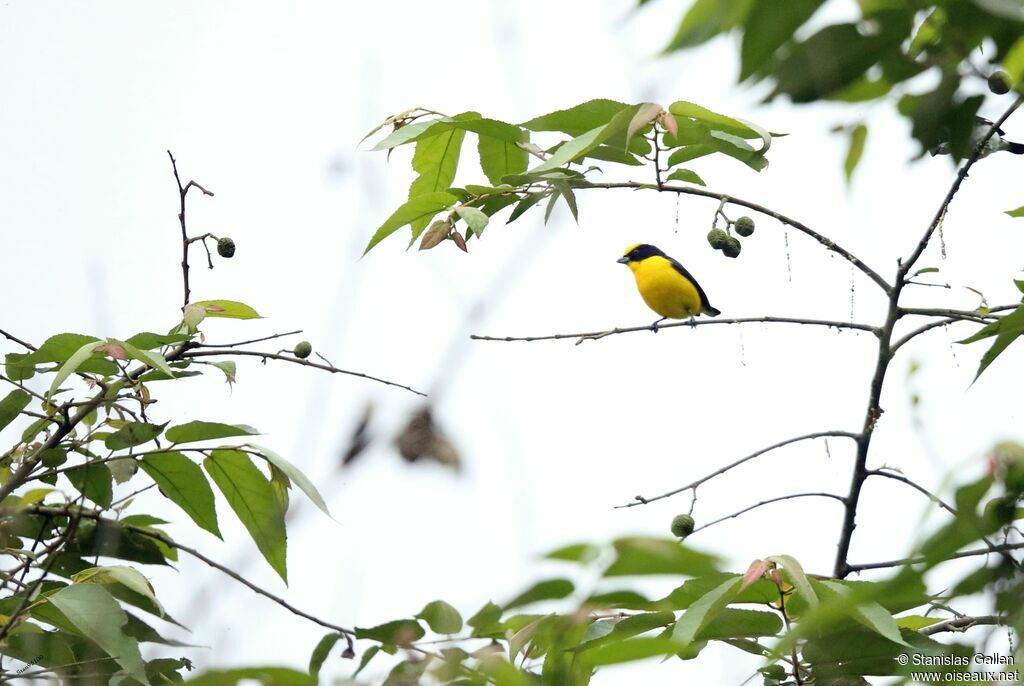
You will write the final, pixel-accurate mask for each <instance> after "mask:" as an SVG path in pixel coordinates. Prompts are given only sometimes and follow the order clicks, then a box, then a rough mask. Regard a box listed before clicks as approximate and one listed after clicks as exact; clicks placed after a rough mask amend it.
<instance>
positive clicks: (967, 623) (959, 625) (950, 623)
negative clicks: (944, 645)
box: [917, 615, 1006, 636]
mask: <svg viewBox="0 0 1024 686" xmlns="http://www.w3.org/2000/svg"><path fill="white" fill-rule="evenodd" d="M1002 624H1006V617H1004V616H1002V615H982V616H979V617H954V618H953V619H947V620H946V621H944V622H939V623H938V624H932V625H931V626H926V627H924V628H923V629H918V631H917V633H919V634H922V635H924V636H931V635H932V634H941V633H942V632H944V631H964V630H966V629H970V628H971V627H973V626H981V625H988V626H997V625H1002Z"/></svg>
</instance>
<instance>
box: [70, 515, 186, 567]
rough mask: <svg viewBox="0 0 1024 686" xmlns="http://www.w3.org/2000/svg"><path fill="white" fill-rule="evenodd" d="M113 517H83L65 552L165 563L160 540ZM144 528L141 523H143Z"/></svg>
mask: <svg viewBox="0 0 1024 686" xmlns="http://www.w3.org/2000/svg"><path fill="white" fill-rule="evenodd" d="M127 519H128V518H127V517H126V518H125V521H124V524H123V525H122V523H119V522H113V521H107V520H103V521H95V522H93V521H88V522H86V521H83V522H81V523H80V524H79V525H78V530H77V532H76V533H75V538H74V540H73V541H72V542H71V543H69V544H68V545H67V547H66V548H65V549H64V550H65V552H66V553H69V554H74V555H77V556H78V557H82V558H91V557H115V558H117V559H119V560H128V561H130V562H140V563H142V564H147V565H166V564H167V559H168V557H167V556H166V555H165V553H164V552H163V551H162V550H161V547H160V544H158V543H157V542H156V541H155V540H154V539H152V538H150V537H149V536H145V535H143V534H141V533H139V532H137V531H132V530H131V529H129V528H127V527H128V526H129V522H128V521H127ZM143 528H145V527H143Z"/></svg>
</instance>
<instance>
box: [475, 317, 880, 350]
mask: <svg viewBox="0 0 1024 686" xmlns="http://www.w3.org/2000/svg"><path fill="white" fill-rule="evenodd" d="M713 324H805V325H809V326H825V327H828V328H830V329H852V330H856V331H868V332H870V333H873V334H875V335H878V329H877V328H876V327H874V326H871V325H870V324H858V323H855V322H839V321H831V320H827V319H803V318H799V317H770V316H766V317H739V318H735V319H700V320H694V321H692V322H691V321H678V322H669V323H668V324H659V325H658V331H660V330H662V329H671V328H674V327H680V326H685V327H698V326H710V325H713ZM654 330H655V329H654V326H653V325H647V326H627V327H617V328H614V329H610V330H608V331H589V332H582V333H556V334H549V335H546V336H518V337H517V336H478V335H475V334H474V335H472V336H470V338H471V339H473V340H474V341H501V342H512V341H520V342H525V343H532V342H534V341H557V340H561V339H565V338H575V339H576V345H579V344H580V343H582V342H583V341H596V340H600V339H602V338H604V337H605V336H614V335H616V334H622V333H633V332H636V331H654Z"/></svg>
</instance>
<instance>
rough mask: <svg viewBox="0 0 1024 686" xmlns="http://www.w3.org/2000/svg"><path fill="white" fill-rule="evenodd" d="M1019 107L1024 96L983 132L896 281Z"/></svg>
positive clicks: (924, 244) (899, 278)
mask: <svg viewBox="0 0 1024 686" xmlns="http://www.w3.org/2000/svg"><path fill="white" fill-rule="evenodd" d="M1021 105H1024V94H1022V95H1020V96H1018V97H1017V99H1016V100H1015V101H1014V102H1013V104H1012V105H1010V106H1009V107H1008V108H1006V111H1005V112H1003V116H1001V117H999V119H997V120H996V121H995V122H994V123H993V124H992V125H991V126H990V127H989V128H988V131H986V132H985V135H984V136H983V137H982V139H981V140H980V141H979V142H978V144H977V146H975V148H974V154H972V155H971V157H970V158H969V159H968V160H967V163H966V164H965V165H964V166H963V167H961V168H960V171H959V172H958V173H957V175H956V180H955V181H954V182H953V185H952V186H950V188H949V192H947V193H946V197H945V198H943V200H942V204H941V205H939V209H938V210H937V211H936V212H935V217H934V218H933V219H932V222H931V224H929V225H928V228H927V229H926V230H925V232H924V235H923V236H921V240H920V241H918V243H917V247H916V248H914V252H912V253H911V254H910V256H909V257H908V258H907V259H906V260H904V261H903V262H902V263H901V264H900V268H899V272H898V277H897V281H900V282H902V281H903V280H904V279H905V278H906V276H907V272H909V271H910V270H911V268H913V266H914V263H915V262H917V260H918V258H919V257H921V253H923V252H924V249H925V248H927V247H928V242H929V241H930V240H931V238H932V234H934V233H935V230H936V229H937V228H939V226H940V225H941V224H942V220H943V219H945V218H946V211H947V210H948V209H949V204H950V203H951V202H953V198H954V197H955V196H956V194H957V191H959V190H960V185H961V184H962V183H963V182H964V179H966V178H967V173H968V172H969V171H970V170H971V167H973V166H974V163H975V162H977V161H978V159H979V158H980V157H981V151H982V150H984V149H985V146H986V144H987V143H988V141H989V139H990V138H992V136H993V135H994V134H995V132H996V131H997V130H998V129H999V127H1001V126H1002V125H1003V123H1004V122H1005V121H1006V120H1007V119H1009V118H1010V115H1011V114H1013V113H1014V112H1016V111H1017V109H1018V108H1019V107H1020V106H1021Z"/></svg>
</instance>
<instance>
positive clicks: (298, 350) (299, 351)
mask: <svg viewBox="0 0 1024 686" xmlns="http://www.w3.org/2000/svg"><path fill="white" fill-rule="evenodd" d="M311 352H313V346H312V344H311V343H310V342H309V341H300V342H298V343H296V344H295V349H294V350H292V353H294V354H295V357H297V358H299V359H300V360H304V359H306V358H307V357H309V354H310V353H311Z"/></svg>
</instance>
